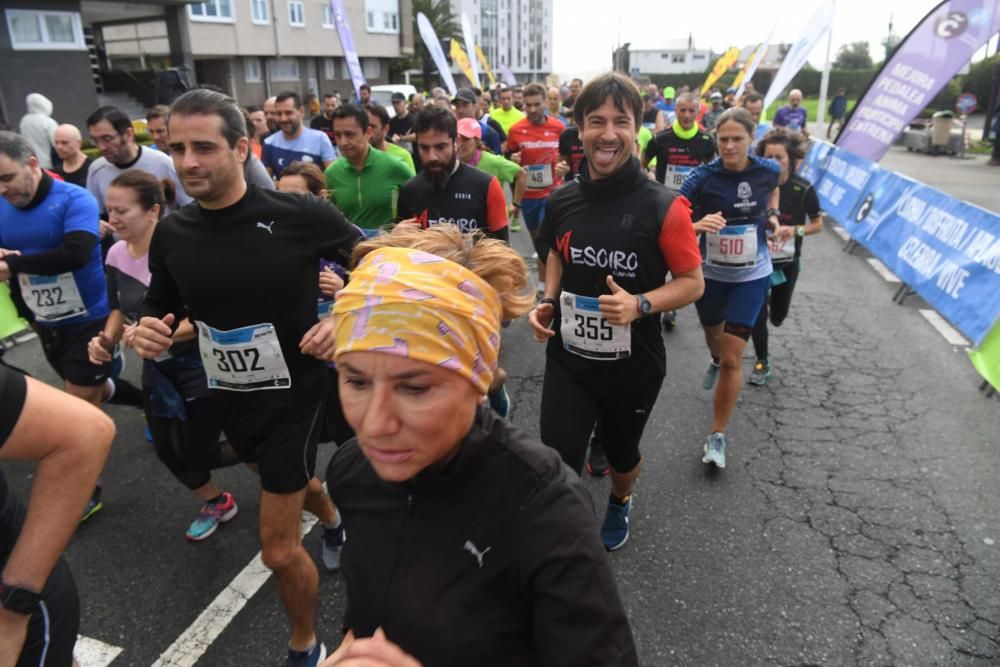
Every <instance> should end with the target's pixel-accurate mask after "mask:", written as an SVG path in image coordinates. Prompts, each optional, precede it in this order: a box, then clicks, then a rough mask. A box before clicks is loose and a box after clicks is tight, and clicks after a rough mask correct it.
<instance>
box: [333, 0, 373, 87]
mask: <svg viewBox="0 0 1000 667" xmlns="http://www.w3.org/2000/svg"><path fill="white" fill-rule="evenodd" d="M330 7H331V8H333V20H334V22H335V23H336V24H337V34H338V35H340V46H341V48H343V49H344V61H345V62H347V69H348V70H349V71H350V72H351V83H352V84H354V97H355V99H361V86H363V85H364V84H365V75H364V73H363V72H362V71H361V61H360V60H358V51H357V49H355V48H354V36H353V35H351V25H350V24H349V23H348V22H347V10H346V9H344V0H330Z"/></svg>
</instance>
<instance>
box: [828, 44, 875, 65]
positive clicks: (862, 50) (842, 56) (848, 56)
mask: <svg viewBox="0 0 1000 667" xmlns="http://www.w3.org/2000/svg"><path fill="white" fill-rule="evenodd" d="M871 67H872V56H871V53H869V52H868V42H851V43H850V44H844V45H843V46H841V47H840V50H839V51H837V59H836V60H834V61H833V68H834V69H870V68H871Z"/></svg>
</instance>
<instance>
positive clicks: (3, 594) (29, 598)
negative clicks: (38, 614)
mask: <svg viewBox="0 0 1000 667" xmlns="http://www.w3.org/2000/svg"><path fill="white" fill-rule="evenodd" d="M41 601H42V594H41V593H36V592H35V591H32V590H29V589H27V588H19V587H17V586H9V585H7V584H5V583H4V582H2V581H0V606H2V607H3V608H4V609H6V610H7V611H12V612H14V613H17V614H33V613H35V611H37V610H38V603H39V602H41Z"/></svg>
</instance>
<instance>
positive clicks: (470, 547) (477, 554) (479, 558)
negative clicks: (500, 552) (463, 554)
mask: <svg viewBox="0 0 1000 667" xmlns="http://www.w3.org/2000/svg"><path fill="white" fill-rule="evenodd" d="M462 548H463V549H465V550H466V551H468V552H469V553H470V554H472V557H473V558H475V559H476V562H477V563H479V567H480V568H482V567H483V557H484V556H485V555H486V552H487V551H489V550H490V549H492V548H493V547H486V548H485V549H483V550H482V551H480V550H479V548H478V547H477V546H476V545H475V544H473V543H472V540H466V541H465V544H463V545H462Z"/></svg>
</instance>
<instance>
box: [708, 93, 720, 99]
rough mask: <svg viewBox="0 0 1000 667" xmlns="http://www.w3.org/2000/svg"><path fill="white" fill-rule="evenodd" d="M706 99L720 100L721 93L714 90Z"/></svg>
mask: <svg viewBox="0 0 1000 667" xmlns="http://www.w3.org/2000/svg"><path fill="white" fill-rule="evenodd" d="M708 99H710V100H721V99H722V93H720V92H719V91H715V92H714V93H712V94H711V95H709V96H708Z"/></svg>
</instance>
